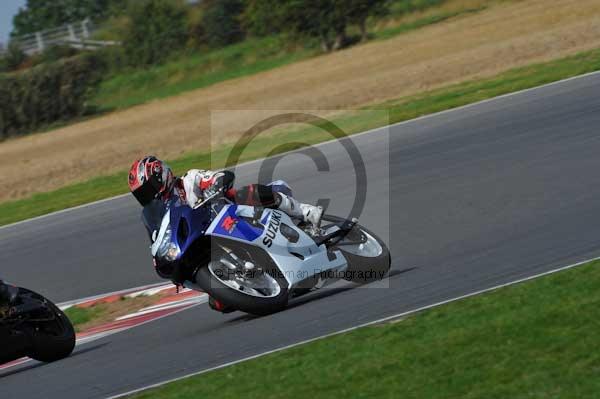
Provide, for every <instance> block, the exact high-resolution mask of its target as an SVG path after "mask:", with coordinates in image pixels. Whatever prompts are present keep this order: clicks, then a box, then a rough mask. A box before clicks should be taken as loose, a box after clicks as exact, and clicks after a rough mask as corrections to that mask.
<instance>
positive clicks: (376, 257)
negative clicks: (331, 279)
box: [323, 215, 392, 284]
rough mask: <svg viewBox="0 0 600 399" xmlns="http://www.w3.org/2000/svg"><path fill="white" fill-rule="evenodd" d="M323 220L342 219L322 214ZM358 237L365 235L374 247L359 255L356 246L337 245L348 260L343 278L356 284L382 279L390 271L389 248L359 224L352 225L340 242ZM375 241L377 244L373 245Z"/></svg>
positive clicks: (333, 221)
mask: <svg viewBox="0 0 600 399" xmlns="http://www.w3.org/2000/svg"><path fill="white" fill-rule="evenodd" d="M323 221H324V222H325V223H326V222H332V223H340V222H343V221H344V219H342V218H340V217H337V216H333V215H324V216H323ZM360 237H367V239H368V240H372V243H373V246H374V247H375V248H373V249H371V253H368V252H365V255H368V256H363V255H360V253H361V252H360V251H358V248H356V249H351V248H352V247H351V246H345V245H340V246H339V247H338V249H339V250H340V251H341V252H342V253H343V254H344V256H345V257H346V259H347V260H348V269H347V270H346V273H345V279H346V280H348V281H351V282H354V283H358V284H367V283H370V282H373V281H378V280H382V279H383V278H385V276H386V275H387V274H388V272H389V271H390V267H391V264H392V258H391V254H390V250H389V249H388V247H387V246H386V245H385V243H384V242H383V240H381V239H380V238H379V237H378V236H377V235H376V234H375V233H373V232H372V231H370V230H368V229H366V228H365V227H362V226H360V225H356V226H355V227H354V230H353V231H352V232H351V233H349V234H348V236H347V237H346V238H345V239H344V240H342V244H343V243H344V241H347V240H349V241H353V240H356V239H357V238H360ZM375 242H376V243H377V245H374V243H375Z"/></svg>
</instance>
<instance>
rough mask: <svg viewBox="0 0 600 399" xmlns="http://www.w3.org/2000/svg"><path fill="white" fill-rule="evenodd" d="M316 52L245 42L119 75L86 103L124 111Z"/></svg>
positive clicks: (272, 40)
mask: <svg viewBox="0 0 600 399" xmlns="http://www.w3.org/2000/svg"><path fill="white" fill-rule="evenodd" d="M317 53H318V51H317V50H316V49H314V48H298V47H296V48H293V49H292V48H289V47H288V45H286V43H285V41H284V40H283V38H280V37H266V38H260V39H248V40H245V41H243V42H241V43H238V44H234V45H231V46H227V47H225V48H222V49H218V50H212V51H208V52H206V53H196V54H189V55H186V56H181V57H179V59H177V60H175V61H172V62H169V63H166V64H164V65H159V66H154V67H150V68H148V69H145V70H126V71H123V72H120V73H118V74H116V75H115V76H113V77H111V78H109V79H106V80H105V81H104V82H102V83H101V85H100V87H99V89H98V90H97V92H96V93H95V94H94V96H93V97H92V98H91V100H90V103H91V105H92V106H95V107H97V108H98V109H99V110H110V109H117V108H126V107H130V106H133V105H137V104H142V103H145V102H147V101H150V100H155V99H159V98H165V97H169V96H173V95H176V94H179V93H183V92H185V91H189V90H194V89H199V88H202V87H206V86H210V85H212V84H215V83H218V82H222V81H225V80H229V79H234V78H238V77H242V76H247V75H252V74H255V73H258V72H262V71H266V70H269V69H274V68H277V67H280V66H283V65H286V64H290V63H293V62H296V61H299V60H301V59H306V58H309V57H311V56H314V55H316V54H317Z"/></svg>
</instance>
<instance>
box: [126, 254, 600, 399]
mask: <svg viewBox="0 0 600 399" xmlns="http://www.w3.org/2000/svg"><path fill="white" fill-rule="evenodd" d="M481 266H482V267H484V266H485V265H483V264H482V265H481ZM598 287H600V262H593V263H591V264H587V265H584V266H581V267H578V268H575V269H571V270H569V271H565V272H561V273H557V274H554V275H551V276H546V277H543V278H539V279H536V280H533V281H529V282H527V283H522V284H518V285H514V286H510V287H507V288H503V289H499V290H496V291H493V292H490V293H486V294H483V295H479V296H475V297H471V298H468V299H464V300H461V301H457V302H453V303H450V304H447V305H444V306H440V307H437V308H433V309H430V310H427V311H424V312H422V313H419V314H416V315H413V316H410V317H407V318H406V319H404V320H401V321H399V322H396V323H391V324H384V325H378V326H372V327H366V328H361V329H358V330H355V331H353V332H350V333H345V334H340V335H336V336H333V337H330V338H326V339H322V340H318V341H314V342H312V343H308V344H304V345H301V346H298V347H296V348H292V349H288V350H285V351H281V352H277V353H275V354H271V355H267V356H263V357H260V358H257V359H253V360H250V361H246V362H243V363H239V364H237V365H234V366H230V367H226V368H223V369H221V370H217V371H212V372H209V373H206V374H202V375H199V376H195V377H192V378H187V379H184V380H181V381H177V382H174V383H170V384H168V385H165V386H163V387H161V388H157V389H153V390H150V391H146V392H143V393H140V394H137V395H133V398H137V399H153V398H161V399H184V398H198V397H213V396H214V397H223V398H238V397H244V398H248V399H253V398H257V399H259V398H260V399H268V398H311V399H318V398H331V397H347V398H406V399H410V398H415V399H426V398H457V399H458V398H460V399H470V398H482V399H483V398H485V399H494V398H498V399H505V398H511V399H520V398H523V399H525V398H557V399H558V398H568V399H570V398H597V397H598V392H600V351H598V348H600V335H599V334H598V331H599V329H600V310H599V309H600V290H599V289H598Z"/></svg>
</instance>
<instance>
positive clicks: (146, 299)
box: [65, 294, 161, 332]
mask: <svg viewBox="0 0 600 399" xmlns="http://www.w3.org/2000/svg"><path fill="white" fill-rule="evenodd" d="M160 296H161V295H160V294H159V295H149V296H139V297H135V298H128V297H125V296H122V297H120V298H118V299H117V300H111V301H107V302H99V303H96V304H93V305H92V306H77V305H75V306H71V307H70V308H68V309H66V310H65V314H66V315H67V317H68V318H69V320H71V323H72V324H73V327H75V331H77V332H81V331H86V330H89V329H90V328H93V327H97V326H100V325H103V324H106V323H110V322H112V321H114V320H115V319H117V318H118V317H121V316H125V315H127V314H131V313H134V312H137V311H139V310H140V309H142V308H145V307H147V306H151V305H155V304H156V301H157V300H158V299H159V298H160Z"/></svg>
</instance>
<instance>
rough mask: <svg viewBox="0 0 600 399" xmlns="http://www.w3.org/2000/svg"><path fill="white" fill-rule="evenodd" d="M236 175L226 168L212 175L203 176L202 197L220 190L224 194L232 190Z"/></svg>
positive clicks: (201, 181) (201, 184)
mask: <svg viewBox="0 0 600 399" xmlns="http://www.w3.org/2000/svg"><path fill="white" fill-rule="evenodd" d="M234 179H235V175H234V174H233V172H230V171H228V170H225V171H223V172H217V173H215V174H213V175H212V176H210V177H208V178H207V177H203V178H202V179H201V180H200V188H201V189H202V197H203V198H204V199H206V198H209V197H211V196H213V195H215V194H216V193H217V192H218V191H221V192H222V193H223V194H225V193H227V191H229V190H231V188H232V187H233V181H234Z"/></svg>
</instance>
